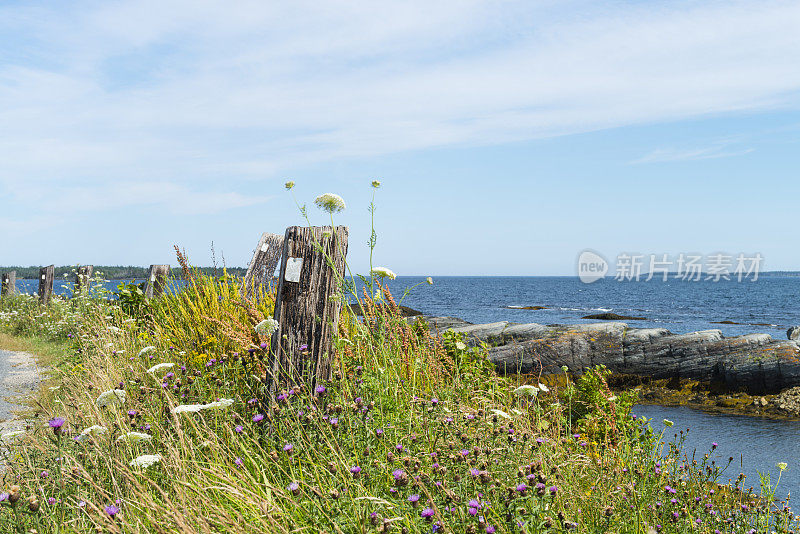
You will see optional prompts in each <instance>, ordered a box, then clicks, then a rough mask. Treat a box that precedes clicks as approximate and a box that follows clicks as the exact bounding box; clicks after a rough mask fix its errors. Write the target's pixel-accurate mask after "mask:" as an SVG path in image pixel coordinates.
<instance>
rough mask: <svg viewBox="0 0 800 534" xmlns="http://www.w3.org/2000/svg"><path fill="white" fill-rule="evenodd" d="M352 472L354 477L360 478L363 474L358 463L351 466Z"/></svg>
mask: <svg viewBox="0 0 800 534" xmlns="http://www.w3.org/2000/svg"><path fill="white" fill-rule="evenodd" d="M350 473H351V474H352V475H353V478H358V477H360V476H361V468H360V467H358V466H357V465H354V466H353V467H351V468H350Z"/></svg>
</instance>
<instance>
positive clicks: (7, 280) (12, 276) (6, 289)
mask: <svg viewBox="0 0 800 534" xmlns="http://www.w3.org/2000/svg"><path fill="white" fill-rule="evenodd" d="M2 283H3V284H2V289H0V296H3V297H5V296H6V295H9V296H11V295H13V294H15V293H16V292H17V271H9V272H7V273H3V276H2Z"/></svg>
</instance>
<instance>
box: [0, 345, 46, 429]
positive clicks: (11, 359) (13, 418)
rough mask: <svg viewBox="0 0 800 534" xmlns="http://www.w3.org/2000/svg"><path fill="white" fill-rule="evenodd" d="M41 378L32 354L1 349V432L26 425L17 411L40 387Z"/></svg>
mask: <svg viewBox="0 0 800 534" xmlns="http://www.w3.org/2000/svg"><path fill="white" fill-rule="evenodd" d="M39 380H40V377H39V368H38V367H37V366H36V360H35V359H34V357H33V356H32V355H30V354H28V353H26V352H12V351H8V350H0V434H2V433H6V432H10V431H12V430H21V429H23V428H24V427H25V421H24V420H23V419H20V418H19V417H18V416H17V415H16V413H15V412H16V411H18V410H20V409H22V408H24V406H23V404H22V401H23V400H24V399H25V397H27V396H28V395H30V394H32V393H33V392H35V391H36V390H37V389H38V388H39Z"/></svg>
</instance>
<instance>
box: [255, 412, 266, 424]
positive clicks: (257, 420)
mask: <svg viewBox="0 0 800 534" xmlns="http://www.w3.org/2000/svg"><path fill="white" fill-rule="evenodd" d="M263 420H264V415H263V414H260V413H257V414H255V415H254V416H253V422H254V423H260V422H261V421H263Z"/></svg>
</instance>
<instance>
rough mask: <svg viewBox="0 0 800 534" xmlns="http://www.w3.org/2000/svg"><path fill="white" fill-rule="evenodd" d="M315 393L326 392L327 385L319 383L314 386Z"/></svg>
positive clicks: (321, 393)
mask: <svg viewBox="0 0 800 534" xmlns="http://www.w3.org/2000/svg"><path fill="white" fill-rule="evenodd" d="M314 393H316V394H317V395H323V394H325V386H323V385H319V386H317V387H315V388H314Z"/></svg>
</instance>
